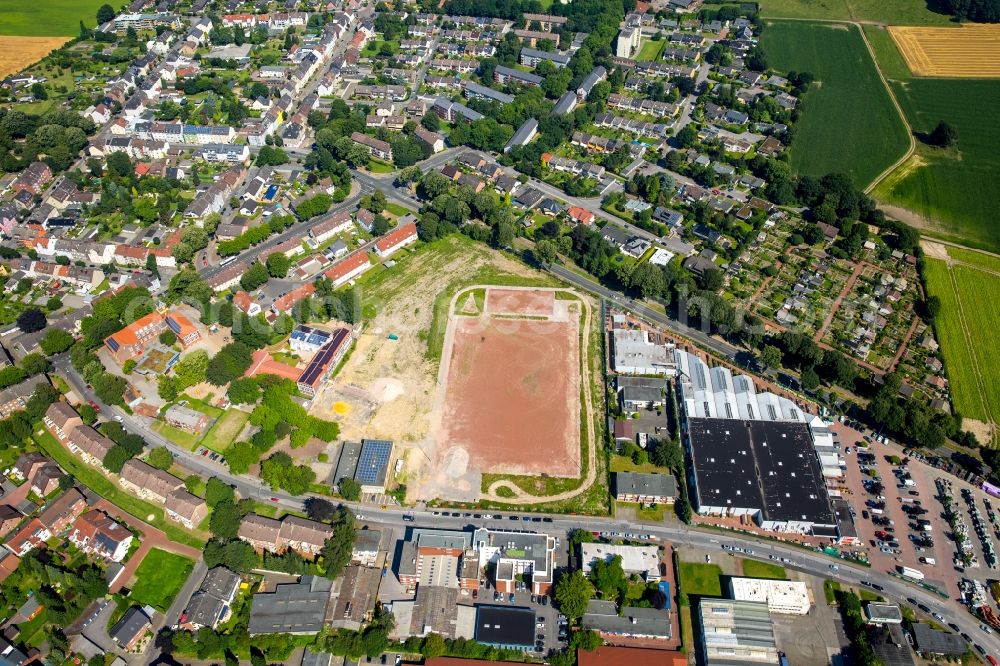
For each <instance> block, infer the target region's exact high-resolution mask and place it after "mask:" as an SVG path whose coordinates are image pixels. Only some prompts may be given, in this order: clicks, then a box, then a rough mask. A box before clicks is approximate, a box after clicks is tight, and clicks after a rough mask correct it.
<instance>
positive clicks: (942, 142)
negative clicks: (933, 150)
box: [930, 120, 958, 148]
mask: <svg viewBox="0 0 1000 666" xmlns="http://www.w3.org/2000/svg"><path fill="white" fill-rule="evenodd" d="M930 142H931V144H932V145H935V146H940V147H941V148H951V147H952V146H954V145H955V144H956V143H958V130H957V129H955V127H954V126H953V125H951V124H949V123H946V122H945V121H943V120H942V121H941V122H939V123H938V124H937V126H936V127H935V128H934V130H933V131H932V132H931V135H930Z"/></svg>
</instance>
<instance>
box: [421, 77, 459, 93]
mask: <svg viewBox="0 0 1000 666" xmlns="http://www.w3.org/2000/svg"><path fill="white" fill-rule="evenodd" d="M424 85H425V86H427V87H429V88H434V89H444V90H460V89H461V88H462V79H461V78H459V77H457V76H431V75H428V76H426V77H424Z"/></svg>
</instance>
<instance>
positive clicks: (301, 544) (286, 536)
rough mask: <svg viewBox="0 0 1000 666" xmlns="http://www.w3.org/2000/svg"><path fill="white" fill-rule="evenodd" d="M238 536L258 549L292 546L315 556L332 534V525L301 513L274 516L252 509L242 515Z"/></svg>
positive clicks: (304, 553) (271, 549) (297, 551)
mask: <svg viewBox="0 0 1000 666" xmlns="http://www.w3.org/2000/svg"><path fill="white" fill-rule="evenodd" d="M237 536H238V537H239V538H240V539H242V540H244V541H246V542H247V543H249V544H250V545H251V546H253V547H254V549H255V550H258V551H268V552H271V553H284V552H285V551H288V550H292V551H295V552H296V553H298V554H299V555H302V556H303V557H315V556H316V555H318V554H319V552H320V551H321V550H322V549H323V546H324V545H325V543H326V540H327V539H329V538H330V537H332V536H333V528H332V527H330V526H329V525H327V524H325V523H320V522H317V521H315V520H308V519H306V518H299V517H298V516H285V517H284V518H282V519H281V520H275V519H274V518H266V517H264V516H258V515H257V514H254V513H251V514H248V515H247V516H245V517H244V518H243V520H242V522H241V523H240V528H239V531H238V532H237Z"/></svg>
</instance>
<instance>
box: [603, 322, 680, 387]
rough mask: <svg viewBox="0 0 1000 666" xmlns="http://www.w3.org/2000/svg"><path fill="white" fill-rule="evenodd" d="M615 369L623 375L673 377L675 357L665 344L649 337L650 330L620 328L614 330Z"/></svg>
mask: <svg viewBox="0 0 1000 666" xmlns="http://www.w3.org/2000/svg"><path fill="white" fill-rule="evenodd" d="M612 342H613V346H614V364H615V367H614V370H615V372H617V373H619V374H623V375H660V376H662V377H672V376H673V375H674V374H675V372H676V365H675V363H674V358H673V356H672V355H671V354H670V351H669V350H668V348H667V345H665V344H656V343H654V342H652V341H650V339H649V331H645V330H632V329H618V330H616V331H615V332H614V338H613V341H612Z"/></svg>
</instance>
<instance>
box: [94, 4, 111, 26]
mask: <svg viewBox="0 0 1000 666" xmlns="http://www.w3.org/2000/svg"><path fill="white" fill-rule="evenodd" d="M114 17H115V8H114V7H112V6H111V5H109V4H103V5H101V6H100V7H98V9H97V26H98V27H100V26H101V25H103V24H105V23H107V22H108V21H110V20H111V19H113V18H114Z"/></svg>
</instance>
